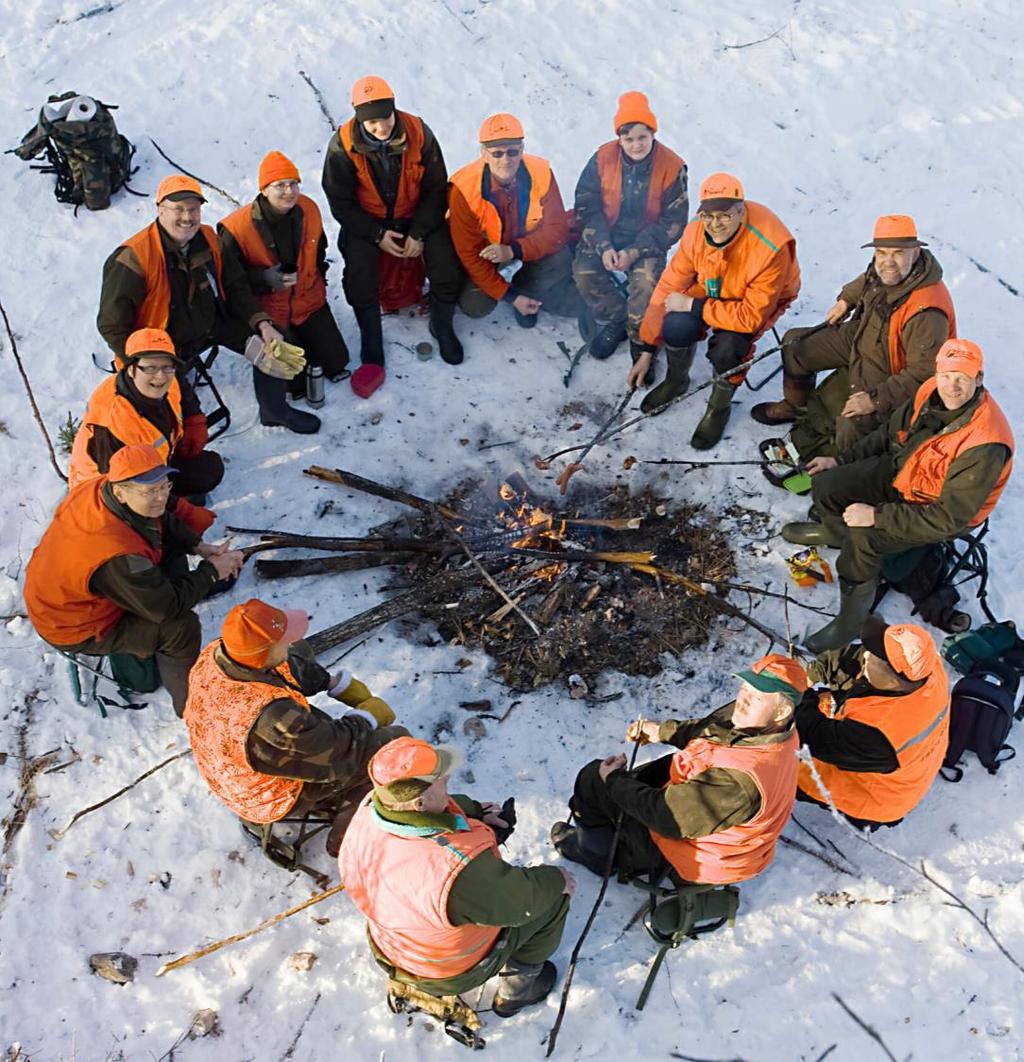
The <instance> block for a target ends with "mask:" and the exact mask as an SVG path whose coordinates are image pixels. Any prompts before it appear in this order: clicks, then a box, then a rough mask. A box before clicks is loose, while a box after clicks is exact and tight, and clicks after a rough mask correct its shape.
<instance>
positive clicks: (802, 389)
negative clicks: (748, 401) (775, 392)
mask: <svg viewBox="0 0 1024 1062" xmlns="http://www.w3.org/2000/svg"><path fill="white" fill-rule="evenodd" d="M814 383H815V376H814V373H809V374H806V375H805V374H800V375H799V376H791V375H790V374H789V373H788V372H783V374H782V401H781V402H758V403H757V405H756V406H754V407H753V408H752V409H751V411H750V415H751V416H752V417H753V418H754V420H756V421H757V422H758V424H791V423H792V422H793V421H794V420H796V415H797V413H799V412H800V410H801V409H803V408H804V407H805V406H806V405H807V400H808V399H809V398H810V397H811V392H812V391H813V390H814Z"/></svg>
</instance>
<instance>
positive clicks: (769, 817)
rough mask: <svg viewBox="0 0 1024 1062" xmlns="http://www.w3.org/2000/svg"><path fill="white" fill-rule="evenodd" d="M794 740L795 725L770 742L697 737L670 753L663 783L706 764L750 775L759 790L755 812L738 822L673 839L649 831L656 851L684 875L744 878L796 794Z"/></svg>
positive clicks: (763, 860) (759, 862) (757, 868)
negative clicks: (702, 834) (786, 734)
mask: <svg viewBox="0 0 1024 1062" xmlns="http://www.w3.org/2000/svg"><path fill="white" fill-rule="evenodd" d="M799 743H800V742H799V739H798V738H797V735H796V731H795V730H794V731H793V732H792V733H791V734H790V735H789V737H787V738H786V740H785V741H780V742H776V743H775V744H771V745H732V746H728V745H720V744H718V743H717V742H715V741H709V740H708V739H707V738H697V739H695V740H693V741H691V742H689V743H688V744H687V746H686V747H685V748H684V749H681V750H680V751H679V752H677V753H676V754H675V755H674V756H673V757H672V765H671V767H670V769H669V780H668V782H666V783H665V788H666V789H667V788H668V787H669V786H670V785H678V784H680V783H681V782H687V781H690V780H691V779H693V778H696V777H697V776H698V775H700V774H703V773H704V771H707V770H710V769H711V768H712V767H726V768H730V769H732V770H737V771H743V772H744V773H745V774H748V775H750V777H751V778H753V780H754V784H755V785H756V786H757V790H758V792H759V793H760V794H761V807H760V808H759V809H758V812H757V814H756V815H755V816H754V817H753V818H752V819H750V821H749V822H744V823H741V824H740V825H739V826H730V827H729V828H728V829H725V830H719V831H718V832H716V833H709V834H708V835H707V836H706V837H692V838H691V837H683V838H680V839H679V840H676V839H674V838H670V837H663V836H662V835H661V834H658V833H655V832H654V831H653V830H651V831H650V834H651V839H652V840H653V841H654V843H655V844H656V845H657V846H658V848H659V849H660V851H661V854H662V855H663V856H664V857H665V858H666V859H667V860H668V861H669V863H671V864H672V866H673V867H674V868H675V870H676V872H677V873H678V874H679V876H680V877H681V878H682V879H683V880H684V881H691V882H700V883H704V884H708V885H726V884H730V883H731V882H736V881H746V880H747V879H748V878H752V877H753V876H754V875H755V874H760V873H761V871H762V870H764V869H765V867H767V866H768V864H769V863H770V862H771V861H772V856H774V855H775V845H776V842H777V841H778V839H779V834H780V833H782V829H783V827H784V826H785V825H786V823H787V822H788V821H789V815H790V812H791V811H792V810H793V802H794V801H795V799H796V777H797V758H796V751H797V747H798V746H799Z"/></svg>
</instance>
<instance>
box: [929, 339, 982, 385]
mask: <svg viewBox="0 0 1024 1062" xmlns="http://www.w3.org/2000/svg"><path fill="white" fill-rule="evenodd" d="M935 371H936V372H962V373H966V374H967V375H968V376H973V377H975V379H977V377H978V376H979V375H980V374H981V373H983V372H984V371H985V355H984V354H982V352H981V347H979V346H978V344H977V343H972V342H971V341H970V340H969V339H947V340H946V342H945V343H943V344H942V346H941V347H939V352H938V354H936V355H935Z"/></svg>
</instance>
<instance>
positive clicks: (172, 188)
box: [156, 173, 206, 206]
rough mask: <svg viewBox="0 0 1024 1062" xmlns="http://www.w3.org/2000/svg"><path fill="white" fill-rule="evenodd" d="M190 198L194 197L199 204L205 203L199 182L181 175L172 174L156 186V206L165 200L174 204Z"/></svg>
mask: <svg viewBox="0 0 1024 1062" xmlns="http://www.w3.org/2000/svg"><path fill="white" fill-rule="evenodd" d="M192 196H195V197H196V199H198V200H199V201H200V202H201V203H205V202H206V197H205V196H204V195H203V190H202V188H200V187H199V182H198V181H197V180H196V179H195V178H194V177H186V176H185V175H184V174H183V173H172V174H170V175H169V176H168V177H165V178H164V179H163V180H162V181H161V182H160V183H159V184H158V185H157V186H156V202H157V206H159V205H160V204H161V203H162V202H163V201H164V200H165V199H170V201H171V202H172V203H176V202H177V201H178V200H179V199H189V198H191V197H192Z"/></svg>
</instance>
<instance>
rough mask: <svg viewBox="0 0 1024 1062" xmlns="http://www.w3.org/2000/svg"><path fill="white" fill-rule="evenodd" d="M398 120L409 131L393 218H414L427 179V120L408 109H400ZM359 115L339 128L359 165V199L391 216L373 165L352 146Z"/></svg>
mask: <svg viewBox="0 0 1024 1062" xmlns="http://www.w3.org/2000/svg"><path fill="white" fill-rule="evenodd" d="M396 113H397V115H398V119H399V121H400V122H401V124H402V130H403V132H404V133H405V136H406V140H407V146H406V149H405V151H404V152H403V153H402V172H401V175H400V176H399V178H398V194H397V195H396V196H395V206H394V210H393V212H392V214H391V217H392V218H399V219H400V218H411V217H412V215H413V211H414V210H415V209H416V207H417V205H418V204H419V201H420V182H421V181H422V180H423V141H424V135H423V119H422V118H417V117H416V115H415V114H407V113H406V112H405V111H397V112H396ZM355 125H356V119H355V117H352V118H350V119H349V120H348V121H347V122H346V123H345V124H344V125H343V126H341V127H340V128H339V129H338V139H339V140H340V141H341V146H342V147H343V148H344V149H345V154H346V155H348V157H349V159H351V161H352V165H353V166H355V168H356V175H357V177H358V181H359V183H358V186H357V188H356V199H357V200H358V202H359V205H360V206H361V207H362V208H363V210H365V211H366V213H367V214H369V215H370V216H371V217H375V218H386V217H387V216H388V206H387V203H385V202H384V200H383V199H382V198H381V194H380V192H379V191H378V190H377V185H376V184H375V183H374V180H373V174H372V173H371V172H370V164H369V162H367V161H366V156H365V155H364V154H363V153H362V152H361V151H354V150H353V149H352V143H353V137H354V136H355Z"/></svg>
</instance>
